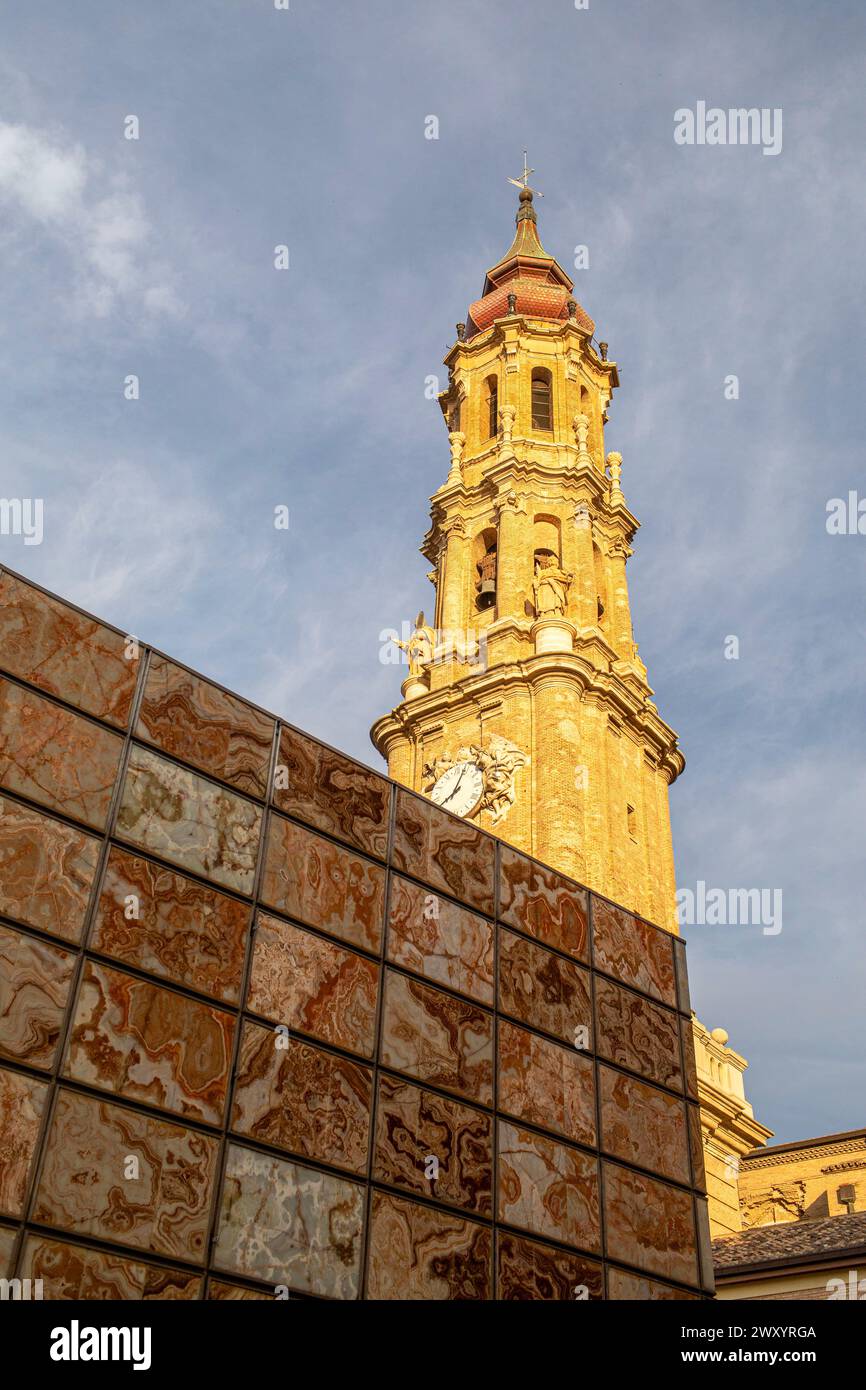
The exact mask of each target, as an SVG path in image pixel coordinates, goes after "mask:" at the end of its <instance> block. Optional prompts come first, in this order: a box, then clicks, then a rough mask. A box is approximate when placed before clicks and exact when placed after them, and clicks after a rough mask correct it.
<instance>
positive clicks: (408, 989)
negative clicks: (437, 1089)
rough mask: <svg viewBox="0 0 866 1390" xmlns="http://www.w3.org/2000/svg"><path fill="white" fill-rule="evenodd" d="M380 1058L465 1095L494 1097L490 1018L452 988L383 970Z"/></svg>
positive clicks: (486, 1099)
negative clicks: (435, 986)
mask: <svg viewBox="0 0 866 1390" xmlns="http://www.w3.org/2000/svg"><path fill="white" fill-rule="evenodd" d="M380 1061H381V1062H382V1065H383V1066H386V1067H392V1068H393V1069H394V1070H395V1071H402V1072H405V1073H407V1074H408V1075H409V1076H413V1077H415V1078H416V1079H417V1080H418V1081H427V1082H429V1083H430V1084H431V1085H433V1086H441V1087H442V1089H443V1090H445V1091H456V1092H457V1094H458V1095H462V1096H465V1097H466V1098H467V1099H468V1100H476V1101H479V1102H480V1103H481V1104H482V1105H490V1104H491V1103H492V1100H493V1019H492V1017H491V1015H490V1014H488V1013H485V1012H484V1011H483V1010H482V1009H479V1008H476V1007H475V1005H474V1004H469V1003H467V1002H466V1001H464V1000H463V999H458V998H457V997H456V996H455V995H453V994H445V993H443V992H442V991H441V990H438V989H431V988H430V987H429V986H428V985H422V984H421V982H420V981H419V980H412V979H409V978H408V976H405V975H398V974H397V973H396V972H395V971H392V970H389V971H387V972H386V979H385V1003H384V1009H383V1015H382V1044H381V1053H380Z"/></svg>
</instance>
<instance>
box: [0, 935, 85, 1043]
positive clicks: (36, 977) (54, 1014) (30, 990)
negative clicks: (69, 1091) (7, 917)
mask: <svg viewBox="0 0 866 1390" xmlns="http://www.w3.org/2000/svg"><path fill="white" fill-rule="evenodd" d="M74 965H75V957H74V956H73V955H72V954H71V953H70V952H69V951H63V950H61V949H60V947H58V946H48V945H47V944H46V943H45V942H44V941H37V940H36V938H35V937H32V936H24V935H23V933H22V932H17V931H12V929H11V928H10V927H4V926H2V925H0V1055H2V1056H4V1057H12V1058H14V1060H15V1061H16V1062H25V1063H26V1064H27V1065H28V1066H31V1067H43V1068H50V1067H51V1065H52V1063H53V1061H54V1054H55V1052H56V1051H57V1043H58V1039H59V1037H60V1026H61V1023H62V1022H63V1010H64V1007H65V1004H66V996H67V995H68V993H69V985H70V981H71V979H72V971H73V968H74Z"/></svg>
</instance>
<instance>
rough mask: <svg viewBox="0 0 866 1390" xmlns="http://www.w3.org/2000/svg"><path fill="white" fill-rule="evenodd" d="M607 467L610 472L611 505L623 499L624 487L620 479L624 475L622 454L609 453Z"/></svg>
mask: <svg viewBox="0 0 866 1390" xmlns="http://www.w3.org/2000/svg"><path fill="white" fill-rule="evenodd" d="M607 468H608V472H609V473H610V500H611V505H612V506H614V505H616V503H617V502H622V501H623V495H622V487H621V486H620V481H619V480H620V478H621V476H622V454H613V453H611V454H608V456H607Z"/></svg>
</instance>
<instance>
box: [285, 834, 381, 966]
mask: <svg viewBox="0 0 866 1390" xmlns="http://www.w3.org/2000/svg"><path fill="white" fill-rule="evenodd" d="M261 897H262V901H263V902H265V903H267V905H268V907H274V908H276V910H277V911H278V912H283V913H285V915H286V916H287V917H294V918H295V919H296V920H297V921H299V922H304V923H306V924H307V925H308V926H311V927H319V928H320V930H321V931H325V932H328V933H329V934H330V935H331V936H338V937H339V938H340V939H341V941H349V942H351V944H352V945H353V946H362V947H364V949H365V950H368V951H373V952H378V950H379V944H380V942H381V940H382V923H383V918H384V914H385V870H384V869H382V868H380V867H379V865H378V864H371V863H370V862H369V861H368V860H366V859H361V858H360V856H359V855H357V854H353V853H352V852H351V850H345V849H340V848H339V847H338V846H337V845H333V844H331V842H330V840H323V839H322V837H321V836H320V835H313V834H312V832H311V831H309V830H304V829H302V827H301V826H299V825H293V824H292V822H291V821H288V820H285V819H284V818H283V817H282V816H277V815H272V816H271V819H270V828H269V830H268V846H267V857H266V860H265V871H264V876H263V880H262V888H261Z"/></svg>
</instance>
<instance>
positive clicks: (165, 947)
mask: <svg viewBox="0 0 866 1390" xmlns="http://www.w3.org/2000/svg"><path fill="white" fill-rule="evenodd" d="M130 912H133V913H134V914H135V915H134V916H129V915H128V914H129V913H130ZM249 922H250V908H249V906H247V905H246V904H245V903H240V902H238V901H237V900H236V899H235V898H230V897H228V896H227V895H226V894H224V893H220V892H218V891H217V890H216V889H215V888H208V887H206V886H205V885H204V884H202V883H197V882H196V881H195V879H191V878H185V877H184V876H183V875H182V874H178V873H175V872H174V871H173V870H172V869H165V868H163V867H162V866H161V865H158V864H153V863H151V861H150V860H148V859H142V858H140V857H139V856H138V855H136V854H132V853H130V852H129V851H127V850H123V849H120V848H118V846H117V845H112V847H111V851H110V853H109V856H108V864H107V865H106V869H105V874H104V877H103V880H102V889H101V892H100V895H99V903H98V906H97V910H96V921H95V923H94V928H93V934H92V936H91V938H90V948H91V949H92V950H94V951H99V952H101V953H102V954H104V955H107V956H114V958H115V959H116V960H120V961H125V962H126V963H127V964H128V965H134V966H137V967H138V969H139V970H146V971H148V972H149V973H150V974H151V975H159V976H161V977H162V978H164V979H167V980H174V981H176V982H177V983H178V984H182V985H187V986H188V987H189V988H190V989H195V990H199V991H200V992H201V993H202V994H210V995H213V996H214V997H215V998H216V999H221V1000H225V1001H227V1002H228V1003H232V1004H235V1003H237V1001H238V996H239V994H240V984H241V974H242V972H243V966H244V949H245V946H246V937H247V930H248V928H249Z"/></svg>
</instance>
